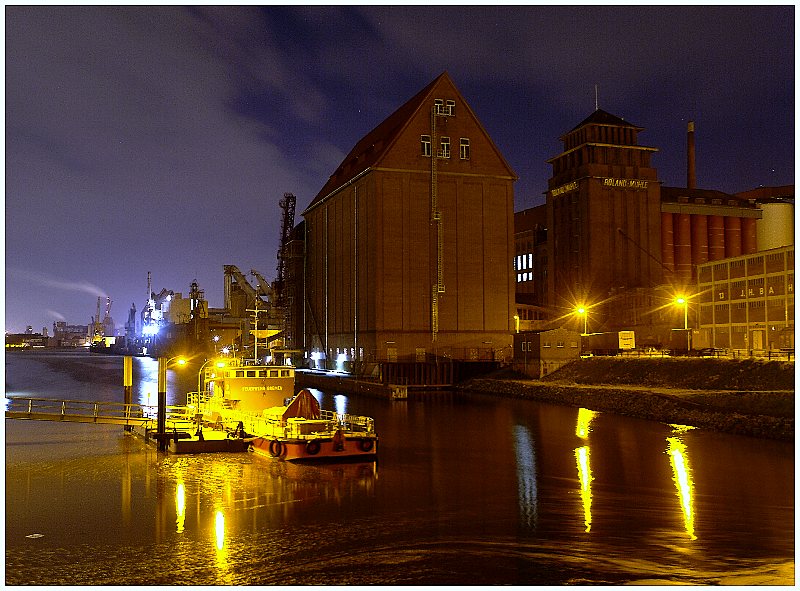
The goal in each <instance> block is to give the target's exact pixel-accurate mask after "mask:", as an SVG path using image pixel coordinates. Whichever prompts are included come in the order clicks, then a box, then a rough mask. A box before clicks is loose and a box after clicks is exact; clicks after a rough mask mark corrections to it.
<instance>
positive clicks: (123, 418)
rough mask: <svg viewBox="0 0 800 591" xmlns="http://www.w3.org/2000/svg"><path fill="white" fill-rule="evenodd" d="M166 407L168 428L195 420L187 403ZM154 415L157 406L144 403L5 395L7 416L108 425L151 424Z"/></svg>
mask: <svg viewBox="0 0 800 591" xmlns="http://www.w3.org/2000/svg"><path fill="white" fill-rule="evenodd" d="M165 410H166V418H167V423H168V425H169V426H170V428H172V427H173V426H175V425H176V424H179V423H184V422H187V421H191V420H193V419H194V415H193V414H192V409H188V408H187V407H186V406H167V407H166V408H165ZM157 415H158V407H156V406H150V405H146V404H125V403H122V402H108V401H90V400H56V399H53V398H21V397H16V396H14V397H11V398H6V407H5V417H6V418H7V419H20V420H34V421H64V422H73V423H101V424H107V425H141V426H151V425H150V423H151V422H152V423H153V424H155V422H156V418H157Z"/></svg>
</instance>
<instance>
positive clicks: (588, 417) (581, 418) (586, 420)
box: [575, 408, 597, 532]
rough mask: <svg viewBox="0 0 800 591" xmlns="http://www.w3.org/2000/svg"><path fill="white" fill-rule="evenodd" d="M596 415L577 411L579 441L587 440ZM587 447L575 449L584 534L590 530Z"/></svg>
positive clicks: (584, 409) (587, 411)
mask: <svg viewBox="0 0 800 591" xmlns="http://www.w3.org/2000/svg"><path fill="white" fill-rule="evenodd" d="M596 416H597V413H596V412H595V411H593V410H589V409H588V408H580V409H578V424H577V425H576V427H575V435H576V436H577V437H580V438H581V439H588V438H589V433H591V430H592V429H591V424H592V420H593V419H594V418H595V417H596ZM589 455H590V454H589V446H588V445H584V446H582V447H578V448H576V449H575V461H576V463H577V466H578V480H579V481H580V483H581V504H582V505H583V523H584V526H585V530H584V531H586V532H589V531H591V529H592V480H594V478H593V477H592V467H591V464H590V463H589Z"/></svg>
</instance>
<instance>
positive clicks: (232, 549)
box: [5, 351, 795, 585]
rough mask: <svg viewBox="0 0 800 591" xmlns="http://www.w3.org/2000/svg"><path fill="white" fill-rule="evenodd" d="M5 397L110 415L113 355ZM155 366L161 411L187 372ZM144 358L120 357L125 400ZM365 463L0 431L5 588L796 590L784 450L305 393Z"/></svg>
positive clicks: (17, 376) (118, 431)
mask: <svg viewBox="0 0 800 591" xmlns="http://www.w3.org/2000/svg"><path fill="white" fill-rule="evenodd" d="M5 361H6V396H21V397H31V396H36V397H49V398H55V399H71V400H114V401H119V402H121V401H122V397H123V388H122V358H121V357H113V356H102V355H91V354H89V353H87V352H74V353H69V352H67V353H65V352H47V351H43V352H25V353H8V354H6V358H5ZM180 371H181V370H178V369H176V370H174V371H173V370H170V372H169V379H168V404H182V403H183V402H184V400H185V393H186V392H187V391H191V390H195V389H196V387H197V386H196V384H197V374H196V373H194V375H189V374H188V373H187V374H182V373H180ZM156 394H157V362H156V361H155V360H153V359H148V358H135V359H134V402H141V403H145V404H147V403H148V402H149V403H150V404H155V403H156ZM314 394H315V395H316V396H317V397H318V398H319V399H320V402H321V405H322V407H323V408H326V409H329V410H336V411H338V412H347V413H351V414H357V415H367V416H372V417H374V418H375V425H376V430H377V432H378V435H379V437H380V443H379V453H378V459H377V461H375V462H366V463H345V464H319V465H313V464H310V465H308V464H303V465H296V464H291V463H287V462H283V461H279V460H273V459H269V458H264V457H260V456H257V455H255V454H253V453H240V454H203V455H193V456H188V455H186V456H179V455H169V454H166V453H160V452H158V451H157V450H156V449H155V448H154V447H153V446H151V445H148V444H146V443H144V442H143V441H142V440H141V439H139V438H137V437H136V436H133V435H130V434H125V433H123V429H122V427H119V426H109V425H92V424H88V425H87V424H73V423H69V424H67V423H55V422H41V421H38V422H34V421H15V420H6V421H5V463H6V488H5V492H6V499H5V502H6V505H5V509H6V517H5V519H6V521H5V544H6V563H5V583H6V584H8V585H134V584H135V585H165V584H172V585H259V584H264V585H267V584H270V585H298V584H330V585H353V584H356V585H371V584H385V585H400V584H402V585H430V584H453V585H490V584H512V585H545V584H606V585H621V584H636V585H645V584H658V583H670V584H687V585H688V584H723V585H752V584H770V585H791V584H793V583H794V576H795V575H794V552H795V527H794V526H795V519H794V499H795V491H794V446H793V443H792V442H781V441H772V440H762V439H755V438H748V437H741V436H734V435H727V434H722V433H715V432H711V431H706V430H701V429H690V428H686V427H684V426H680V425H668V424H662V423H656V422H650V421H643V420H636V419H631V418H625V417H620V416H615V415H611V414H607V413H595V412H592V411H589V410H587V409H578V408H570V407H560V406H554V405H547V404H539V403H535V402H531V401H522V400H511V399H503V398H495V397H490V396H480V395H467V394H460V393H433V394H424V395H416V394H413V393H412V394H411V396H410V398H409V399H408V400H402V401H390V400H383V399H377V398H367V397H360V396H355V395H350V396H345V395H340V394H337V393H336V392H332V391H331V392H318V391H315V392H314Z"/></svg>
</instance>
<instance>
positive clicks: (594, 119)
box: [570, 109, 644, 132]
mask: <svg viewBox="0 0 800 591" xmlns="http://www.w3.org/2000/svg"><path fill="white" fill-rule="evenodd" d="M592 124H594V125H614V126H617V127H633V128H634V129H637V130H639V131H642V130H643V129H644V128H643V127H639V126H638V125H633V124H632V123H628V122H627V121H625V120H624V119H622V118H620V117H617V116H616V115H612V114H611V113H609V112H607V111H604V110H603V109H597V110H596V111H594V112H593V113H592V114H591V115H589V116H588V117H587V118H586V119H584V120H583V121H581V122H580V123H578V124H577V125H576V126H575V127H573V128H572V129H571V130H570V132H573V131H575V130H576V129H580V128H581V127H584V126H586V125H592Z"/></svg>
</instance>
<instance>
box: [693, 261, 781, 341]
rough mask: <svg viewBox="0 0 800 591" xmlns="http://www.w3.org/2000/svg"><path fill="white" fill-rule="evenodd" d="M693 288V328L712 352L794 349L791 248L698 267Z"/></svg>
mask: <svg viewBox="0 0 800 591" xmlns="http://www.w3.org/2000/svg"><path fill="white" fill-rule="evenodd" d="M697 287H698V295H697V307H698V308H699V313H698V325H699V328H700V329H701V330H705V331H707V332H708V333H710V339H711V342H710V345H711V346H712V347H722V348H726V349H734V350H744V351H747V352H748V353H756V354H760V353H764V352H767V351H774V350H781V349H794V246H785V247H780V248H774V249H769V250H764V251H759V252H757V253H755V254H750V255H745V256H738V257H732V258H727V259H725V260H721V261H716V262H710V263H706V264H703V265H700V266H699V267H698V278H697Z"/></svg>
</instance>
